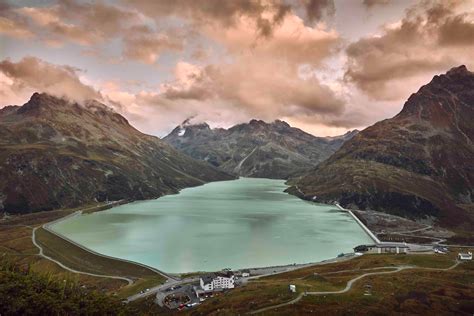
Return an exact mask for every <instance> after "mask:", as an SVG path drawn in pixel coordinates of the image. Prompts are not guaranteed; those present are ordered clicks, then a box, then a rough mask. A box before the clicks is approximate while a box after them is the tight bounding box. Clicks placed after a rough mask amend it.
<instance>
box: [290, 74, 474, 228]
mask: <svg viewBox="0 0 474 316" xmlns="http://www.w3.org/2000/svg"><path fill="white" fill-rule="evenodd" d="M473 141H474V74H473V73H472V72H469V71H468V70H467V69H466V67H465V66H460V67H456V68H453V69H451V70H450V71H448V72H447V73H446V74H444V75H440V76H435V77H434V78H433V79H432V80H431V82H430V83H428V84H427V85H425V86H423V87H421V88H420V89H419V91H418V92H416V93H414V94H412V95H411V96H410V97H409V99H408V100H407V101H406V103H405V104H404V106H403V109H402V110H401V112H400V113H398V114H397V115H396V116H395V117H393V118H391V119H386V120H383V121H380V122H378V123H376V124H374V125H372V126H370V127H368V128H366V129H365V130H363V131H361V132H360V133H358V134H357V135H356V136H355V137H354V138H352V139H351V140H349V141H347V142H346V143H344V145H343V146H342V147H341V148H340V149H339V150H338V151H337V152H336V153H335V154H334V155H332V156H331V157H330V158H329V159H328V160H326V161H324V162H322V163H321V164H319V165H318V166H316V167H315V168H313V169H312V170H310V171H308V172H306V173H305V174H304V175H303V176H301V177H299V178H295V179H292V180H291V181H290V183H291V184H292V187H290V188H289V189H288V191H289V192H291V193H293V194H296V195H299V196H301V197H303V198H305V199H308V200H313V201H317V202H326V203H327V202H333V201H336V200H337V201H339V202H340V203H341V204H342V205H343V206H345V207H349V208H358V209H374V210H377V211H383V212H388V213H393V214H399V215H403V216H405V217H411V218H432V219H439V221H440V223H443V224H445V225H448V226H459V227H465V228H466V229H467V228H468V227H469V226H471V227H472V224H473V223H474V221H473V216H470V215H469V214H472V210H471V211H469V208H468V204H471V203H472V202H473V199H474V192H473V191H474V144H473ZM471 205H472V204H471Z"/></svg>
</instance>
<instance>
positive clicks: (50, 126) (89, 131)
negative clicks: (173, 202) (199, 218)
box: [0, 93, 232, 213]
mask: <svg viewBox="0 0 474 316" xmlns="http://www.w3.org/2000/svg"><path fill="white" fill-rule="evenodd" d="M231 178H232V176H230V175H228V174H225V173H223V172H221V171H218V170H217V169H215V168H213V167H211V166H209V165H208V164H205V163H203V162H200V161H195V160H193V159H191V158H189V157H188V156H186V155H184V154H182V153H180V152H178V151H176V150H175V149H174V148H172V147H171V146H169V145H168V144H166V143H164V142H163V141H161V140H160V139H159V138H157V137H154V136H149V135H145V134H142V133H141V132H139V131H138V130H136V129H135V128H133V127H132V126H131V125H130V124H129V123H128V121H127V120H126V119H125V118H124V117H122V116H121V115H119V114H117V113H115V112H113V111H112V110H111V109H109V108H107V107H106V106H105V105H103V104H101V103H99V102H96V101H90V102H87V103H86V104H84V105H79V104H77V103H73V102H69V101H66V100H64V99H59V98H56V97H53V96H50V95H47V94H38V93H35V94H33V96H32V97H31V99H30V100H29V101H28V102H27V103H26V104H24V105H23V106H21V107H19V106H9V107H5V108H3V109H1V110H0V210H5V211H7V212H12V213H20V212H30V211H39V210H49V209H54V208H59V207H65V206H67V207H70V206H76V205H80V204H82V203H86V202H90V201H94V200H99V201H103V200H106V199H108V200H118V199H146V198H155V197H159V196H161V195H163V194H167V193H176V192H178V190H179V189H181V188H184V187H188V186H195V185H199V184H202V183H204V182H207V181H213V180H226V179H231Z"/></svg>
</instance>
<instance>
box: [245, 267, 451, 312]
mask: <svg viewBox="0 0 474 316" xmlns="http://www.w3.org/2000/svg"><path fill="white" fill-rule="evenodd" d="M459 264H460V262H459V261H456V263H454V264H453V265H452V266H450V267H449V268H421V267H417V266H398V267H393V266H388V267H378V268H374V269H394V270H392V271H382V272H368V273H364V274H362V275H359V276H357V277H355V278H353V279H351V280H349V281H348V282H347V284H346V287H345V288H344V289H342V290H339V291H325V292H305V293H300V294H299V295H298V296H297V297H296V298H295V299H293V300H291V301H288V302H285V303H281V304H277V305H273V306H268V307H264V308H260V309H257V310H255V311H252V312H250V313H249V314H258V313H263V312H266V311H269V310H272V309H276V308H280V307H284V306H288V305H292V304H295V303H297V302H299V301H300V300H301V298H303V296H306V295H331V294H343V293H346V292H348V291H349V290H350V289H351V288H352V286H353V285H354V283H355V282H357V281H359V280H360V279H363V278H365V277H367V276H371V275H382V274H391V273H397V272H400V271H402V270H407V269H422V270H435V271H448V270H452V269H454V268H456V267H457V266H458V265H459Z"/></svg>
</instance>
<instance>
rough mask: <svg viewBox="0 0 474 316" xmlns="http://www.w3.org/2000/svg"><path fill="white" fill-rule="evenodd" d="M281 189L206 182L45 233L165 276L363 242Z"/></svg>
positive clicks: (310, 258) (353, 229)
mask: <svg viewBox="0 0 474 316" xmlns="http://www.w3.org/2000/svg"><path fill="white" fill-rule="evenodd" d="M285 188H286V186H285V184H284V181H282V180H270V179H248V178H241V179H239V180H235V181H224V182H214V183H209V184H206V185H203V186H200V187H196V188H189V189H185V190H182V191H181V193H180V194H178V195H169V196H165V197H162V198H159V199H157V200H149V201H139V202H134V203H130V204H127V205H122V206H118V207H115V208H113V209H110V210H106V211H102V212H98V213H93V214H88V215H83V216H79V217H74V218H72V219H70V220H66V221H63V222H60V223H58V224H56V225H54V227H53V229H54V230H56V231H57V232H60V233H62V234H64V235H66V236H67V237H69V238H71V239H72V240H74V241H76V242H78V243H81V244H83V245H84V246H86V247H88V248H90V249H93V250H95V251H98V252H100V253H104V254H107V255H110V256H115V257H119V258H124V259H128V260H133V261H137V262H141V263H144V264H147V265H150V266H153V267H156V268H158V269H161V270H164V271H167V272H189V271H206V270H207V271H211V270H212V271H213V270H219V269H222V268H227V267H230V268H245V267H259V266H271V265H282V264H288V263H295V262H296V263H306V262H314V261H320V260H324V259H328V258H332V257H335V256H336V255H337V254H339V253H341V252H350V251H352V248H353V247H354V246H356V245H359V244H362V243H368V242H370V239H369V237H368V236H367V235H366V234H365V233H364V232H363V231H362V230H361V228H360V227H359V226H358V225H357V223H355V222H354V221H353V220H352V218H351V217H350V216H349V215H348V214H346V213H343V212H339V211H338V210H337V209H335V208H334V207H333V206H330V205H320V204H314V203H310V202H306V201H302V200H300V199H298V198H296V197H294V196H291V195H288V194H286V193H284V192H283V190H284V189H285Z"/></svg>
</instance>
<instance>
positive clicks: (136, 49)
mask: <svg viewBox="0 0 474 316" xmlns="http://www.w3.org/2000/svg"><path fill="white" fill-rule="evenodd" d="M169 33H170V34H165V33H156V32H153V31H152V30H151V29H150V28H149V27H146V26H137V27H133V28H131V29H129V30H127V31H126V36H125V37H124V39H123V43H124V52H123V55H124V56H125V57H127V58H130V59H135V60H139V61H142V62H144V63H147V64H154V63H155V62H156V60H157V59H158V57H159V56H160V55H161V54H162V53H163V52H165V51H175V52H176V51H178V52H179V51H182V50H183V48H184V37H183V36H180V35H176V33H175V34H172V33H171V32H169Z"/></svg>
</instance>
